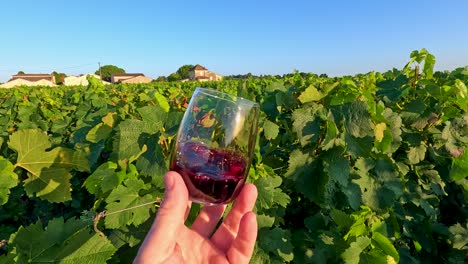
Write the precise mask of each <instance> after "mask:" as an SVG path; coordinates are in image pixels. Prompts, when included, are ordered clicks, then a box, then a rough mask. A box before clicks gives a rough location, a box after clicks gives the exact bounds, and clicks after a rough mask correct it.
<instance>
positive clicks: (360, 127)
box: [340, 102, 373, 138]
mask: <svg viewBox="0 0 468 264" xmlns="http://www.w3.org/2000/svg"><path fill="white" fill-rule="evenodd" d="M340 110H341V111H342V114H343V115H344V117H345V126H346V131H348V132H349V133H350V134H351V135H352V136H354V137H357V138H363V137H366V136H371V135H372V134H373V133H372V131H373V129H372V123H371V121H370V115H369V113H368V112H367V105H366V104H365V103H364V102H352V103H347V104H345V105H343V106H341V107H340Z"/></svg>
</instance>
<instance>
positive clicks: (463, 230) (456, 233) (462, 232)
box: [449, 224, 468, 251]
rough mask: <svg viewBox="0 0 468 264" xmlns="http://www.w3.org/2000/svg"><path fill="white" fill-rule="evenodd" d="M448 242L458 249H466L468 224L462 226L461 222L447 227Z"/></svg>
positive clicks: (467, 246) (467, 245) (467, 247)
mask: <svg viewBox="0 0 468 264" xmlns="http://www.w3.org/2000/svg"><path fill="white" fill-rule="evenodd" d="M449 231H450V234H452V236H451V237H450V242H451V244H452V247H453V248H455V249H459V250H464V251H466V250H468V225H465V227H463V226H462V225H461V224H456V225H453V226H451V227H449Z"/></svg>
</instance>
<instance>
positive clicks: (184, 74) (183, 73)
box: [176, 64, 195, 80]
mask: <svg viewBox="0 0 468 264" xmlns="http://www.w3.org/2000/svg"><path fill="white" fill-rule="evenodd" d="M193 67H195V66H193V65H192V64H186V65H183V66H181V67H180V68H179V69H178V70H177V71H176V73H177V74H179V76H180V79H181V80H183V79H188V78H190V71H191V70H192V69H193Z"/></svg>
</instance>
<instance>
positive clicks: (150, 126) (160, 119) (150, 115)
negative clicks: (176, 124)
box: [138, 106, 168, 134]
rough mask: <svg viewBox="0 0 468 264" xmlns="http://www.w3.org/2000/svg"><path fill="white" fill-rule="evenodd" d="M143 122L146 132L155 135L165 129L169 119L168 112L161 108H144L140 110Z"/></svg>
mask: <svg viewBox="0 0 468 264" xmlns="http://www.w3.org/2000/svg"><path fill="white" fill-rule="evenodd" d="M138 113H140V115H141V117H142V119H143V122H144V126H143V127H144V130H143V131H144V132H146V133H148V134H155V133H157V132H159V131H161V130H162V129H163V128H164V124H165V122H166V119H167V116H168V114H167V112H166V111H165V110H164V109H162V108H161V107H159V106H144V107H142V108H139V109H138Z"/></svg>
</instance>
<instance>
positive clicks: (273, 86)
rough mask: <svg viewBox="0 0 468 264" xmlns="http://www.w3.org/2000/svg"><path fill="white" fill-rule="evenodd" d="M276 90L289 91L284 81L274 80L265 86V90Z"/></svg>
mask: <svg viewBox="0 0 468 264" xmlns="http://www.w3.org/2000/svg"><path fill="white" fill-rule="evenodd" d="M276 90H279V91H283V92H285V91H287V89H286V87H285V86H284V82H283V81H276V82H272V83H270V84H269V85H267V86H266V87H265V92H274V91H276Z"/></svg>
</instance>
